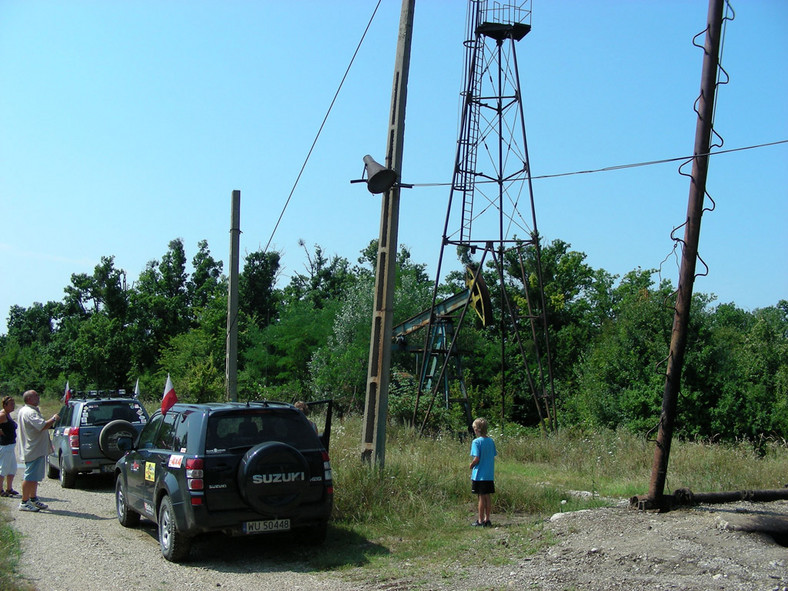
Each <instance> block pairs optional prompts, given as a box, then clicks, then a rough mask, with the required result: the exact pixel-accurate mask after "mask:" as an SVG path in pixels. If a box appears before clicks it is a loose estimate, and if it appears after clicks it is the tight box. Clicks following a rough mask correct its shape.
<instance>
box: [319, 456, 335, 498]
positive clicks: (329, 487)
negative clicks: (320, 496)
mask: <svg viewBox="0 0 788 591" xmlns="http://www.w3.org/2000/svg"><path fill="white" fill-rule="evenodd" d="M322 455H323V481H324V482H325V483H326V492H328V494H330V495H333V494H334V476H333V474H332V473H331V461H330V460H329V458H328V452H326V451H324V452H322Z"/></svg>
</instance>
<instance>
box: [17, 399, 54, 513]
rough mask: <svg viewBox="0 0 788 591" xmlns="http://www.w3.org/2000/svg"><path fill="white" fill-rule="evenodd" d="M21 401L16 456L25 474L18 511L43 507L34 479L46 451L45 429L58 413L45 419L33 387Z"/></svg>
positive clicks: (39, 478)
mask: <svg viewBox="0 0 788 591" xmlns="http://www.w3.org/2000/svg"><path fill="white" fill-rule="evenodd" d="M22 396H23V399H24V401H25V405H24V406H23V407H22V408H20V409H19V412H18V413H17V415H16V420H17V423H19V437H18V442H19V458H20V459H21V460H22V461H23V462H24V463H25V475H24V478H23V480H22V502H21V503H19V510H20V511H39V510H41V509H46V508H47V505H46V503H42V502H41V501H39V500H38V496H37V495H38V483H39V482H41V481H42V480H43V479H44V470H45V469H46V462H47V455H48V454H49V449H50V447H51V445H52V444H51V443H50V441H49V429H50V427H52V425H54V424H55V421H57V420H58V419H59V418H60V417H59V416H58V415H53V416H52V418H51V419H49V420H45V419H44V417H43V416H42V415H41V411H40V410H39V408H38V403H39V402H40V401H41V397H40V396H39V395H38V392H36V391H35V390H28V391H27V392H25V393H24V394H23V395H22Z"/></svg>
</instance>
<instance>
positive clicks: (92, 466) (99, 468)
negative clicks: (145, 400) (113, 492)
mask: <svg viewBox="0 0 788 591" xmlns="http://www.w3.org/2000/svg"><path fill="white" fill-rule="evenodd" d="M58 414H59V415H60V418H59V419H58V420H57V422H56V423H55V424H54V426H53V429H54V431H53V433H52V449H51V451H50V453H49V455H48V456H47V476H49V477H50V478H59V479H60V485H61V486H62V487H63V488H73V487H74V486H75V484H76V480H77V474H79V473H90V472H92V473H106V474H112V473H113V472H114V471H115V462H116V461H117V460H118V459H119V458H120V457H121V456H122V455H123V453H124V452H123V451H122V450H121V449H119V448H118V445H117V443H118V439H119V438H121V437H125V438H133V437H135V436H136V435H137V433H139V432H140V431H141V430H142V427H143V425H145V424H146V423H147V422H148V413H147V411H146V410H145V407H143V406H142V404H140V401H139V400H137V399H136V398H132V397H130V396H125V391H124V390H113V391H105V390H100V391H92V392H89V393H87V394H83V393H82V392H80V393H78V394H77V396H75V397H74V398H71V399H69V400H68V401H67V402H66V403H65V404H64V405H63V407H62V408H61V409H60V412H59V413H58Z"/></svg>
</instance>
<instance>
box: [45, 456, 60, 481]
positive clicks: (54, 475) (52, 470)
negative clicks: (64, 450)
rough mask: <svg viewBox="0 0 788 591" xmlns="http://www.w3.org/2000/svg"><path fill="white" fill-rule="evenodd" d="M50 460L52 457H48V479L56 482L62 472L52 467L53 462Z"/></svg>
mask: <svg viewBox="0 0 788 591" xmlns="http://www.w3.org/2000/svg"><path fill="white" fill-rule="evenodd" d="M49 458H50V456H47V478H51V479H52V480H54V479H56V478H57V477H58V476H59V475H60V470H58V469H57V468H55V467H54V466H53V465H52V462H51V461H50V459H49Z"/></svg>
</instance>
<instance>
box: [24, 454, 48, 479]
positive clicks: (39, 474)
mask: <svg viewBox="0 0 788 591" xmlns="http://www.w3.org/2000/svg"><path fill="white" fill-rule="evenodd" d="M46 460H47V457H46V456H40V457H38V458H36V459H35V460H33V461H32V462H25V476H24V478H23V479H22V480H24V481H26V482H41V481H42V480H44V468H46V463H47V462H46Z"/></svg>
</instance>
